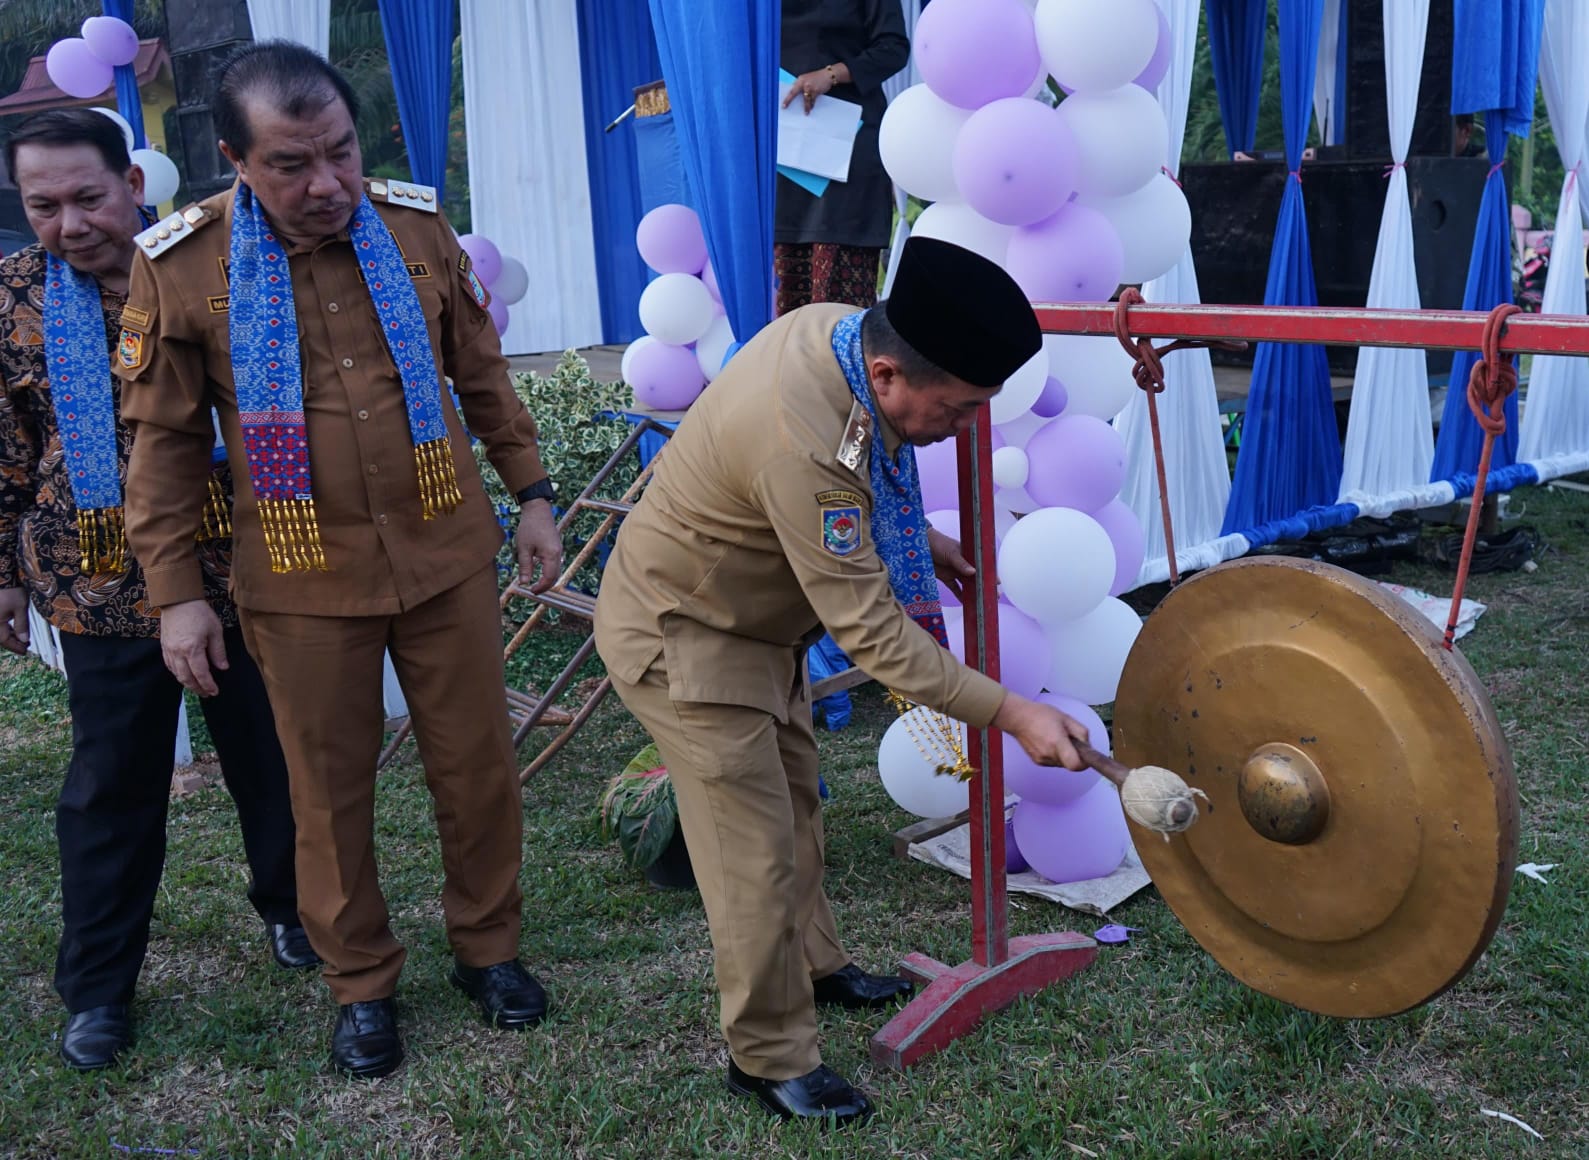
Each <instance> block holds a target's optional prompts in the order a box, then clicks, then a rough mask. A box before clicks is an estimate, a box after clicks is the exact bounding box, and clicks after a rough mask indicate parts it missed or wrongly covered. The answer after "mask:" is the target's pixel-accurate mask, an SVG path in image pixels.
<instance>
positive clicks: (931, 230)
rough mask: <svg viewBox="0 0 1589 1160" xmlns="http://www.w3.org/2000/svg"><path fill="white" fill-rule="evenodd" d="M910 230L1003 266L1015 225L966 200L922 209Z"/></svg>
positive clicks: (937, 204) (946, 202)
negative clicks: (983, 212)
mask: <svg viewBox="0 0 1589 1160" xmlns="http://www.w3.org/2000/svg"><path fill="white" fill-rule="evenodd" d="M910 232H911V233H912V234H913V235H915V236H916V237H919V238H937V239H938V240H939V241H944V242H952V243H953V244H954V245H957V246H960V247H961V248H963V249H967V250H970V251H972V252H973V253H977V254H981V255H982V256H983V257H984V258H986V259H987V260H988V261H990V262H995V263H997V264H998V265H1000V266H1002V265H1004V256H1005V254H1006V253H1008V252H1009V248H1010V239H1011V238H1013V237H1014V236H1015V227H1014V226H1002V225H1000V224H999V223H998V222H990V221H989V220H988V219H987V218H985V217H983V216H982V215H981V214H979V213H978V212H977V211H976V210H974V209H972V208H971V207H970V206H968V205H965V204H964V203H961V202H952V201H940V202H938V203H936V204H935V205H929V206H928V207H927V208H926V209H924V210H922V211H921V216H920V217H918V218H917V219H916V224H915V225H914V226H912V227H911V231H910ZM1028 405H1030V404H1028Z"/></svg>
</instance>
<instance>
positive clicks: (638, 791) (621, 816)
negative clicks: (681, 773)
mask: <svg viewBox="0 0 1589 1160" xmlns="http://www.w3.org/2000/svg"><path fill="white" fill-rule="evenodd" d="M601 831H602V836H603V837H604V838H607V839H612V838H617V839H618V849H619V850H620V851H621V852H622V854H623V859H624V861H625V862H626V863H628V864H629V865H630V866H632V867H634V868H635V869H636V870H640V871H643V872H644V873H645V876H646V881H648V882H650V883H651V884H652V885H653V886H660V887H662V888H663V889H665V890H693V889H695V871H694V870H693V869H692V868H691V866H690V855H689V851H688V850H687V849H686V848H685V845H684V829H683V827H681V826H680V825H679V806H678V800H677V799H676V798H675V797H674V796H673V782H672V781H671V780H670V779H669V778H668V770H667V767H666V766H665V765H663V764H662V756H661V754H659V753H658V752H657V747H656V746H655V745H647V746H646V747H645V748H644V749H642V750H641V751H640V752H639V753H637V754H635V756H634V759H633V760H631V761H630V762H629V764H628V765H626V766H624V767H623V770H622V772H620V773H619V774H617V776H615V777H614V778H613V779H612V780H611V781H610V782H608V783H607V792H606V793H604V794H603V795H602V798H601Z"/></svg>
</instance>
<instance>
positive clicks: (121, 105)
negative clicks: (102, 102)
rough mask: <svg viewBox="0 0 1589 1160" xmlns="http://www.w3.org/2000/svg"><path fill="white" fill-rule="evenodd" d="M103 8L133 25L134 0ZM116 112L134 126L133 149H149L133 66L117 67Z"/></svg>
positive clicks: (113, 1)
mask: <svg viewBox="0 0 1589 1160" xmlns="http://www.w3.org/2000/svg"><path fill="white" fill-rule="evenodd" d="M101 7H102V8H103V10H104V13H105V15H106V16H114V17H115V18H116V19H117V20H125V21H126V22H127V23H128V24H131V23H132V0H105V2H104V4H103V5H102V6H101ZM116 111H117V112H118V113H120V114H121V115H122V116H123V117H125V118H127V124H129V125H131V126H132V147H133V148H134V149H144V148H147V147H148V145H149V138H148V137H147V136H146V135H145V134H144V130H143V101H141V100H140V99H139V98H138V70H137V69H136V68H135V67H134V66H133V65H130V64H120V65H117V66H116Z"/></svg>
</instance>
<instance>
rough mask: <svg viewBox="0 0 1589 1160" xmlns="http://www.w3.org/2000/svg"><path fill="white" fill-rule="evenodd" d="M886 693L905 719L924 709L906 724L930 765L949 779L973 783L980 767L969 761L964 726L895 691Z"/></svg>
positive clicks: (918, 748) (890, 702) (917, 746)
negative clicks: (962, 734)
mask: <svg viewBox="0 0 1589 1160" xmlns="http://www.w3.org/2000/svg"><path fill="white" fill-rule="evenodd" d="M886 693H887V696H888V703H889V704H891V705H893V706H894V709H895V711H896V712H898V713H899V715H900V716H901V717H903V716H905V715H906V714H908V713H912V712H914V711H915V710H917V709H920V710H921V712H920V713H916V715H915V716H914V717H913V718H910V719H909V720H907V721H906V722H905V731H906V732H907V733H909V734H910V739H911V740H912V741H914V742H915V743H916V749H917V751H918V752H919V753H920V754H921V755H922V757H924V758H925V759H926V761H927V764H928V765H930V766H932V767H933V769H934V770H935V771H936V772H937V773H939V774H942V775H944V776H946V777H953V778H955V779H957V780H959V781H970V780H971V777H972V775H973V774H975V773H976V767H975V766H973V765H972V764H971V762H970V761H969V760H967V758H966V751H965V747H964V746H963V745H961V743H960V727H959V726H958V725H957V724H956V723H955V722H954V721H953V720H952V719H950V718H948V717H946V716H944V715H943V714H942V713H940V712H938V711H937V710H936V709H928V708H927V707H926V706H924V705H917V704H916V703H915V702H913V701H911V700H909V699H908V698H906V697H903V696H901V695H900V694H898V693H896V692H895V691H894V690H893V689H888V690H886Z"/></svg>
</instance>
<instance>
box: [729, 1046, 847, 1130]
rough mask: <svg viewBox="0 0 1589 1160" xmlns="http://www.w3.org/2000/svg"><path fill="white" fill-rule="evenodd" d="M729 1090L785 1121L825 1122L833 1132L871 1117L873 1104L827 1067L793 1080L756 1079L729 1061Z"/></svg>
mask: <svg viewBox="0 0 1589 1160" xmlns="http://www.w3.org/2000/svg"><path fill="white" fill-rule="evenodd" d="M728 1090H729V1091H731V1092H734V1093H735V1094H736V1095H742V1096H750V1097H751V1098H752V1099H754V1100H756V1101H757V1102H758V1103H759V1104H761V1106H762V1107H764V1108H766V1109H767V1110H768V1111H769V1112H771V1113H772V1114H773V1115H775V1116H778V1117H780V1118H781V1119H784V1120H793V1119H796V1118H799V1119H824V1120H828V1121H830V1122H831V1124H832V1126H833V1127H835V1128H842V1127H844V1126H845V1125H846V1124H853V1123H858V1122H859V1121H861V1120H864V1119H866V1117H868V1116H870V1115H871V1114H872V1104H871V1101H870V1100H868V1099H867V1098H866V1097H865V1096H863V1095H862V1094H861V1093H860V1092H858V1091H856V1090H855V1089H854V1088H852V1087H851V1086H850V1081H849V1080H847V1079H845V1078H844V1077H843V1076H842V1075H840V1074H839V1073H838V1072H836V1071H834V1070H833V1069H832V1068H830V1067H827V1066H822V1067H819V1068H817V1069H816V1070H815V1071H810V1072H807V1073H806V1074H805V1075H802V1076H797V1077H796V1078H794V1079H758V1078H757V1077H755V1076H753V1075H746V1074H745V1073H744V1072H743V1071H741V1070H740V1069H739V1067H738V1066H737V1065H736V1064H735V1063H734V1061H733V1060H729V1061H728Z"/></svg>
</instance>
